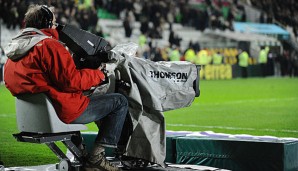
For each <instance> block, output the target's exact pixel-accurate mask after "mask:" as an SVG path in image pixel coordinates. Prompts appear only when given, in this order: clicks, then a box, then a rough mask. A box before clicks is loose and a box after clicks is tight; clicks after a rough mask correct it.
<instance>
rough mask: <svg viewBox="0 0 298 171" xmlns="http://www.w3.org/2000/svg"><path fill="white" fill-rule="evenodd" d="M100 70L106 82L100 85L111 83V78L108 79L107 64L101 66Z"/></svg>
mask: <svg viewBox="0 0 298 171" xmlns="http://www.w3.org/2000/svg"><path fill="white" fill-rule="evenodd" d="M98 69H99V70H100V71H101V72H102V73H103V74H104V76H105V78H104V80H103V81H102V82H101V83H100V84H101V85H102V84H107V83H109V77H108V71H107V70H106V64H101V65H100V66H99V67H98Z"/></svg>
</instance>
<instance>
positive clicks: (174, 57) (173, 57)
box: [169, 46, 181, 61]
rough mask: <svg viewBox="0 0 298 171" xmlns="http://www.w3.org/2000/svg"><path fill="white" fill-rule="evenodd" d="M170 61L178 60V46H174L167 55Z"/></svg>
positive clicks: (179, 55) (179, 56)
mask: <svg viewBox="0 0 298 171" xmlns="http://www.w3.org/2000/svg"><path fill="white" fill-rule="evenodd" d="M169 58H170V61H180V58H181V54H180V48H179V46H174V47H173V50H172V52H171V53H170V55H169Z"/></svg>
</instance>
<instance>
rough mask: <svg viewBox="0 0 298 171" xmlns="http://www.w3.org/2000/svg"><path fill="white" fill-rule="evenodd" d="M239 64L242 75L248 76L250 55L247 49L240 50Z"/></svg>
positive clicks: (243, 76)
mask: <svg viewBox="0 0 298 171" xmlns="http://www.w3.org/2000/svg"><path fill="white" fill-rule="evenodd" d="M239 52H240V54H239V57H238V65H239V66H240V68H241V77H242V78H247V67H248V61H249V55H248V53H247V52H246V51H245V50H239Z"/></svg>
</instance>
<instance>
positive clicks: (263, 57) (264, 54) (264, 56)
mask: <svg viewBox="0 0 298 171" xmlns="http://www.w3.org/2000/svg"><path fill="white" fill-rule="evenodd" d="M268 53H269V47H268V46H267V47H266V48H264V47H262V49H261V51H260V54H259V64H260V65H261V70H262V76H263V77H265V76H267V74H268V69H267V67H268V66H267V62H268Z"/></svg>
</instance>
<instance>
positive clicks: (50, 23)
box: [41, 5, 54, 28]
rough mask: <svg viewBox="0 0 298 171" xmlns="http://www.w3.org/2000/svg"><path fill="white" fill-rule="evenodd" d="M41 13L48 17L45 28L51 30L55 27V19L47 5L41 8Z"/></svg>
mask: <svg viewBox="0 0 298 171" xmlns="http://www.w3.org/2000/svg"><path fill="white" fill-rule="evenodd" d="M41 11H42V12H43V13H44V14H45V16H46V21H45V27H47V28H51V27H52V26H53V18H54V14H53V12H52V11H51V10H50V9H49V8H48V6H46V5H42V6H41Z"/></svg>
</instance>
